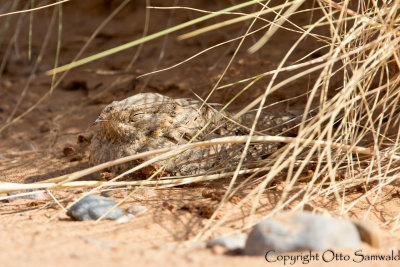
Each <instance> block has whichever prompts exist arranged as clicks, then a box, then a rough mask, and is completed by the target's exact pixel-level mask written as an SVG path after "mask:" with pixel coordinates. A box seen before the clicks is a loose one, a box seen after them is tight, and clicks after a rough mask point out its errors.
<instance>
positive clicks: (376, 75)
mask: <svg viewBox="0 0 400 267" xmlns="http://www.w3.org/2000/svg"><path fill="white" fill-rule="evenodd" d="M304 2H305V1H291V2H289V1H286V2H285V3H284V4H282V5H280V6H276V7H274V8H272V9H271V6H269V4H268V5H267V4H266V2H265V1H249V2H246V4H247V5H253V6H254V7H256V8H258V11H257V12H253V13H251V14H245V13H242V12H235V10H237V9H238V8H239V7H234V6H233V7H230V8H228V9H225V10H222V11H221V12H208V11H205V10H204V11H201V12H204V13H206V15H204V17H202V19H197V20H195V21H191V22H189V23H186V24H185V25H183V24H182V25H179V26H177V27H173V28H170V29H168V30H167V31H164V32H162V33H159V35H156V36H155V35H152V36H151V38H149V36H147V37H145V38H144V39H140V40H136V41H135V42H133V43H131V44H126V45H125V46H124V47H119V48H118V49H114V50H113V51H106V52H105V53H104V54H99V55H95V56H92V57H90V58H87V59H81V60H78V61H77V64H75V65H74V64H71V65H68V66H66V67H62V68H61V69H56V70H55V71H54V72H52V74H54V73H56V72H60V71H65V70H68V69H70V68H72V67H75V66H78V65H81V64H84V63H87V62H89V61H90V60H95V59H97V58H101V57H104V56H106V55H110V54H112V53H114V52H116V51H120V50H122V49H125V48H128V47H132V46H134V45H140V44H142V43H144V42H147V41H149V40H151V39H152V38H157V37H160V36H163V35H165V34H168V33H170V32H173V31H175V30H178V29H183V28H185V27H186V26H188V25H195V24H196V23H198V22H200V21H203V20H206V19H208V18H211V17H215V16H219V15H221V14H231V15H232V16H235V17H236V19H230V20H227V21H226V22H224V23H220V24H219V25H211V27H207V28H204V29H197V30H196V31H195V32H192V33H190V34H186V35H183V36H182V38H190V37H192V36H195V35H197V34H202V33H203V32H206V31H210V30H214V29H215V28H220V27H223V26H225V25H228V24H231V23H237V22H240V21H244V20H250V21H251V23H250V24H249V27H248V28H247V31H246V33H245V34H243V35H240V36H238V37H236V38H233V39H232V41H237V40H239V43H238V45H237V47H236V51H235V52H234V54H233V56H232V58H231V60H230V62H229V63H228V65H227V66H226V68H225V71H224V72H223V73H222V75H221V78H220V79H219V80H218V81H217V82H216V83H215V84H214V85H212V89H211V90H210V92H209V96H210V95H211V94H213V92H214V91H215V90H216V89H217V88H218V89H219V90H224V89H225V90H226V88H229V86H230V85H226V86H222V85H221V81H222V78H223V77H224V75H225V73H226V71H227V70H228V69H229V67H230V65H231V64H232V62H234V60H235V57H236V55H237V52H238V51H239V50H240V49H242V47H241V46H242V44H243V41H244V40H246V38H250V37H251V36H253V34H255V33H256V32H258V31H259V30H262V29H264V28H267V29H268V30H267V31H266V33H265V35H264V36H263V37H262V38H261V39H259V41H258V42H256V43H255V44H254V45H253V46H252V47H251V48H250V50H249V52H251V53H254V52H255V51H257V50H258V49H261V48H262V46H263V45H265V44H266V43H267V42H268V41H269V39H270V38H271V37H272V36H273V35H274V34H276V33H277V32H279V31H282V30H285V28H286V27H288V26H285V28H283V25H286V24H289V25H290V26H292V27H291V28H292V30H294V29H295V30H296V31H297V32H300V33H301V36H300V38H299V39H298V41H297V42H296V43H295V44H294V45H293V46H292V48H291V49H290V50H289V51H287V54H286V56H285V57H284V58H282V60H281V62H280V64H279V66H278V67H277V68H276V69H275V70H274V71H272V72H265V73H260V74H259V75H257V76H255V77H249V78H248V79H245V80H241V81H237V83H235V84H238V83H239V84H240V83H248V82H250V83H249V84H248V85H247V86H244V89H243V91H245V90H251V85H252V84H253V83H254V82H256V81H258V80H261V79H265V78H268V79H269V82H268V84H267V86H265V91H264V94H262V95H261V96H259V97H258V98H256V99H254V101H253V102H252V103H251V104H250V105H249V106H248V107H246V108H245V109H244V111H243V112H245V111H247V110H250V109H254V108H256V109H257V110H258V116H261V109H262V108H263V107H264V105H265V102H266V99H267V98H268V97H269V95H270V94H271V93H273V92H275V91H278V90H280V89H281V88H283V87H284V86H285V85H287V84H288V83H290V82H291V81H293V80H296V79H299V78H300V77H304V76H307V75H309V74H310V73H318V78H317V79H316V80H315V81H313V83H312V84H311V85H310V86H309V87H310V88H309V91H308V92H307V95H308V102H307V104H306V107H305V113H304V114H305V115H304V117H303V119H302V123H301V124H300V125H299V130H298V137H297V138H284V137H279V136H255V135H254V131H255V125H256V122H257V121H255V122H254V124H253V127H252V129H251V132H250V135H249V136H244V137H235V136H232V137H226V138H221V139H215V140H211V141H207V142H197V143H196V142H194V143H191V144H188V145H183V146H179V147H175V148H165V149H160V150H157V151H150V152H146V153H143V154H140V155H135V156H132V157H128V158H124V159H119V160H116V161H114V162H109V163H105V164H102V165H99V166H96V167H93V168H90V169H87V170H82V171H80V172H77V173H72V174H69V175H65V176H62V177H57V178H53V179H50V180H47V181H43V182H41V183H37V184H24V185H17V184H5V183H3V184H2V185H1V188H0V192H10V191H16V190H21V189H26V188H47V189H51V188H70V187H96V188H95V189H94V190H98V189H99V188H100V187H104V186H108V185H121V186H124V185H127V184H129V185H138V186H139V187H140V186H153V187H157V188H163V187H166V186H178V185H182V184H187V183H198V182H199V181H206V180H214V179H220V178H226V177H229V182H227V188H228V190H227V191H226V194H225V197H224V198H223V199H222V200H221V202H220V204H219V206H218V208H217V209H216V211H215V213H214V215H213V216H212V217H211V218H210V220H208V222H207V224H206V226H205V227H204V228H203V229H202V231H200V232H199V233H198V235H197V236H196V239H200V238H205V237H207V236H208V235H209V234H210V233H212V232H213V231H214V230H215V229H216V228H217V227H219V226H221V225H223V224H224V222H226V221H227V220H228V219H229V218H230V216H232V215H233V214H235V213H236V212H237V211H238V210H239V209H240V208H241V207H243V206H244V205H245V204H246V203H247V204H248V203H251V205H252V208H251V211H249V213H248V214H247V216H252V214H254V213H255V212H256V210H257V209H258V203H259V198H260V197H261V195H262V194H263V192H264V191H265V189H266V188H268V186H269V185H270V183H271V181H272V180H273V179H276V178H277V179H280V180H283V181H284V191H283V193H282V195H281V197H280V201H279V203H278V204H277V205H276V207H275V208H274V210H273V212H271V213H270V214H268V216H271V215H272V214H274V213H275V212H278V211H281V210H283V209H286V208H287V207H289V205H290V204H291V203H292V202H293V201H294V200H299V199H300V201H299V202H298V204H296V207H295V208H294V209H301V208H302V207H303V206H304V205H305V204H306V203H308V202H310V201H311V200H313V199H315V198H317V197H319V196H324V195H325V196H328V195H334V196H335V198H336V201H337V203H338V206H339V207H341V208H340V209H341V212H340V213H341V214H342V215H343V214H346V213H348V212H349V211H351V209H352V208H353V207H354V205H356V203H357V202H358V201H360V200H362V199H363V198H366V197H368V196H369V195H371V193H374V202H373V203H371V207H373V205H374V204H375V203H376V202H379V198H380V192H382V189H383V188H384V187H385V186H386V185H388V184H390V183H392V182H393V181H394V180H395V179H397V173H398V160H399V156H398V149H397V148H398V143H399V132H398V128H399V117H398V113H399V112H398V104H397V102H398V99H399V94H398V92H399V90H398V84H399V81H400V78H399V75H398V70H399V65H400V59H399V53H398V51H399V43H400V42H399V41H400V34H399V33H400V32H399V21H398V17H397V16H398V6H399V4H400V1H393V2H390V3H389V2H387V3H386V4H385V2H384V3H382V2H379V3H378V1H375V0H372V1H367V2H364V1H359V3H358V6H353V7H352V9H351V8H350V7H349V5H350V1H348V0H346V1H343V2H341V3H340V4H339V3H336V2H333V1H329V0H321V1H315V3H314V7H313V8H312V9H303V10H302V8H303V4H304ZM351 2H354V1H351ZM352 4H353V5H354V3H352ZM243 5H244V4H242V5H241V6H240V7H243ZM153 8H156V7H153ZM174 8H184V7H171V9H174ZM317 11H318V12H317ZM268 12H273V14H274V16H275V19H274V21H272V22H269V21H266V20H265V19H263V18H262V17H260V16H261V15H262V14H265V13H268ZM297 12H309V13H310V14H320V17H318V18H315V19H314V21H315V22H314V23H311V24H310V25H294V26H293V23H292V22H291V21H290V18H291V16H293V15H294V14H295V13H297ZM207 16H208V17H207ZM260 21H261V22H262V23H263V25H262V26H260V23H259V22H260ZM256 22H258V23H256ZM287 22H289V23H287ZM285 23H286V24H285ZM256 25H258V26H256ZM256 27H260V28H256ZM319 27H328V28H329V30H330V35H329V36H320V35H318V34H316V33H315V30H316V29H318V28H319ZM305 38H314V39H315V40H316V42H318V43H319V44H320V48H319V49H322V51H324V54H323V55H322V56H320V57H319V58H317V59H312V60H308V59H302V60H300V61H299V62H298V63H297V64H293V65H288V59H289V57H290V56H291V55H292V54H293V53H295V52H296V48H297V46H298V45H299V44H300V43H301V42H302V41H303V40H304V39H305ZM227 43H228V42H227ZM219 45H223V44H222V43H221V44H218V45H216V46H219ZM216 46H215V47H216ZM212 48H214V47H210V48H207V49H205V50H204V51H202V52H200V53H198V54H196V55H195V56H194V57H197V56H201V54H202V53H205V52H207V51H208V50H209V49H212ZM43 49H45V46H44V48H43ZM79 55H80V54H79ZM79 55H78V56H77V57H76V59H78V57H79ZM194 57H193V58H194ZM190 59H191V58H189V59H188V60H190ZM74 61H75V60H74ZM185 62H186V61H185ZM183 63H184V62H182V63H180V64H183ZM178 65H179V64H177V65H175V66H178ZM175 66H173V67H175ZM173 67H171V68H173ZM171 68H166V69H164V70H160V71H167V70H169V69H171ZM289 70H290V71H291V70H301V71H299V72H297V74H296V75H293V76H291V77H290V78H287V79H284V80H282V81H279V82H277V81H278V78H279V77H280V76H279V75H280V74H282V73H284V72H286V71H289ZM154 73H155V72H154ZM152 74H153V73H152ZM334 75H335V76H340V80H341V84H339V85H332V82H331V77H332V76H334ZM63 77H64V76H61V77H60V78H59V79H58V80H57V81H56V82H55V83H54V86H56V85H57V84H59V83H60V81H61V80H62V79H63ZM51 90H52V89H51ZM332 92H334V94H332ZM238 97H240V95H238ZM207 99H208V98H206V99H205V101H207ZM315 106H318V112H317V114H316V115H315V116H313V117H311V118H309V117H307V115H306V114H308V111H310V110H311V109H312V108H314V107H315ZM28 112H29V111H28ZM23 115H24V114H23ZM23 115H21V116H19V117H16V118H11V117H12V116H10V119H9V120H8V122H7V124H5V125H3V126H2V127H0V131H1V130H3V129H4V128H5V127H7V126H9V125H10V124H11V123H13V122H14V121H15V120H16V119H21V118H22V117H23ZM193 141H195V140H193ZM252 142H284V143H287V144H286V146H285V147H284V148H283V149H281V150H280V153H276V154H274V155H272V156H271V157H270V158H269V161H268V162H266V163H265V164H264V166H263V167H262V168H255V169H244V168H243V167H242V161H241V162H239V164H238V165H237V167H236V169H235V171H234V172H225V173H221V174H209V175H203V176H199V177H186V178H175V179H169V178H166V179H159V180H157V181H153V178H154V177H156V175H157V173H158V172H156V173H155V174H153V175H152V176H151V177H149V178H148V179H147V180H146V181H132V182H119V181H118V179H119V178H121V177H123V176H124V175H126V174H127V173H129V172H134V171H137V170H139V169H140V168H143V167H145V166H147V165H149V164H151V163H153V162H155V161H156V160H161V159H164V158H168V157H171V156H173V155H175V154H177V153H179V152H182V151H183V150H186V149H191V148H194V147H197V146H208V145H215V144H223V143H243V144H244V147H243V151H242V159H244V158H245V157H246V152H247V149H248V147H249V145H250V143H252ZM153 154H154V155H156V154H160V155H159V156H157V157H154V158H153V159H151V160H148V161H146V162H144V163H143V164H141V165H138V166H137V167H135V168H134V169H132V170H130V171H129V172H127V173H124V174H121V175H119V176H117V177H116V178H114V179H113V180H111V181H109V182H92V181H88V182H73V181H74V180H75V179H77V178H79V177H82V176H84V175H86V174H89V173H93V172H96V171H98V170H100V169H103V168H106V167H109V166H111V165H115V164H120V163H123V162H126V161H127V160H133V159H136V158H141V157H146V156H149V155H153ZM310 162H313V172H312V176H311V177H310V179H309V182H308V183H307V185H306V186H303V187H302V188H301V189H300V190H296V191H294V190H293V189H294V188H295V187H296V185H297V184H298V181H299V179H301V177H302V175H303V173H304V172H305V171H306V170H307V168H309V166H310ZM265 170H269V172H265ZM355 170H357V171H355ZM159 171H161V169H160V170H159ZM343 171H344V173H345V174H346V179H345V180H338V179H337V174H338V172H343ZM282 173H283V174H282ZM243 174H247V175H250V176H249V178H248V179H246V180H245V183H238V177H239V175H243ZM252 179H257V181H259V182H258V183H257V184H256V185H255V184H254V183H253V182H252ZM360 184H365V185H369V184H370V185H372V187H370V188H371V189H370V191H368V192H366V193H365V194H364V195H363V196H362V197H361V198H360V199H358V200H356V201H354V202H352V203H350V204H348V205H347V204H346V205H344V204H343V203H347V202H346V201H344V199H343V198H345V196H346V194H345V193H344V192H346V191H347V190H348V189H350V188H352V187H354V186H357V185H360ZM246 186H249V187H250V188H251V192H250V193H249V194H247V196H246V197H245V198H243V199H242V201H241V202H240V203H239V204H238V205H237V206H236V209H233V210H232V211H230V213H228V214H225V215H224V217H222V218H220V219H219V220H218V221H216V220H215V219H216V216H217V214H219V212H220V209H221V208H222V207H223V206H224V204H225V203H226V201H227V199H228V197H229V196H231V195H233V194H234V192H235V191H236V190H240V189H241V188H243V187H246ZM134 192H135V191H134ZM134 192H132V194H133V193H134ZM293 192H295V193H293ZM399 216H400V215H399ZM249 226H250V225H249ZM393 227H394V228H396V227H398V226H397V225H395V226H393Z"/></svg>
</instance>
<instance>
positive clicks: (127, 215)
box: [116, 213, 135, 223]
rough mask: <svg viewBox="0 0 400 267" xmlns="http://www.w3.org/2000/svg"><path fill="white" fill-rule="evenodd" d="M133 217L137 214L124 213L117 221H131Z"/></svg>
mask: <svg viewBox="0 0 400 267" xmlns="http://www.w3.org/2000/svg"><path fill="white" fill-rule="evenodd" d="M133 218H135V215H132V214H129V213H128V214H126V215H122V216H121V217H119V218H118V219H117V220H116V222H117V223H126V222H129V221H131V220H132V219H133Z"/></svg>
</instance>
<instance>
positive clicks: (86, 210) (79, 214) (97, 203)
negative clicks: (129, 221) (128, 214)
mask: <svg viewBox="0 0 400 267" xmlns="http://www.w3.org/2000/svg"><path fill="white" fill-rule="evenodd" d="M115 205H116V203H115V201H114V200H112V199H109V198H105V197H101V196H96V195H89V196H86V197H84V198H82V199H81V200H79V201H78V202H77V203H75V204H74V205H73V206H72V207H71V208H70V209H69V210H68V211H67V215H68V216H70V217H71V218H73V219H75V220H78V221H87V220H97V219H98V218H100V217H101V216H102V215H103V214H104V213H106V212H107V211H108V210H109V209H111V208H112V207H114V206H115ZM121 216H122V210H121V209H120V208H119V207H116V208H115V209H114V210H113V211H111V212H110V213H109V214H107V216H106V217H104V219H108V220H115V219H118V218H119V217H121Z"/></svg>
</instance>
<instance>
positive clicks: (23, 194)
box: [5, 189, 47, 202]
mask: <svg viewBox="0 0 400 267" xmlns="http://www.w3.org/2000/svg"><path fill="white" fill-rule="evenodd" d="M7 196H9V197H8V198H6V199H5V202H12V201H15V200H18V199H32V200H43V199H47V193H46V192H44V190H43V189H42V190H40V189H39V190H36V189H27V190H21V191H15V192H11V193H7Z"/></svg>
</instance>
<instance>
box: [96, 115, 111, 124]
mask: <svg viewBox="0 0 400 267" xmlns="http://www.w3.org/2000/svg"><path fill="white" fill-rule="evenodd" d="M102 121H108V120H107V119H106V118H104V117H103V116H101V115H100V116H99V117H98V118H97V119H96V120H95V121H94V122H93V125H96V124H97V123H99V122H102Z"/></svg>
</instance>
